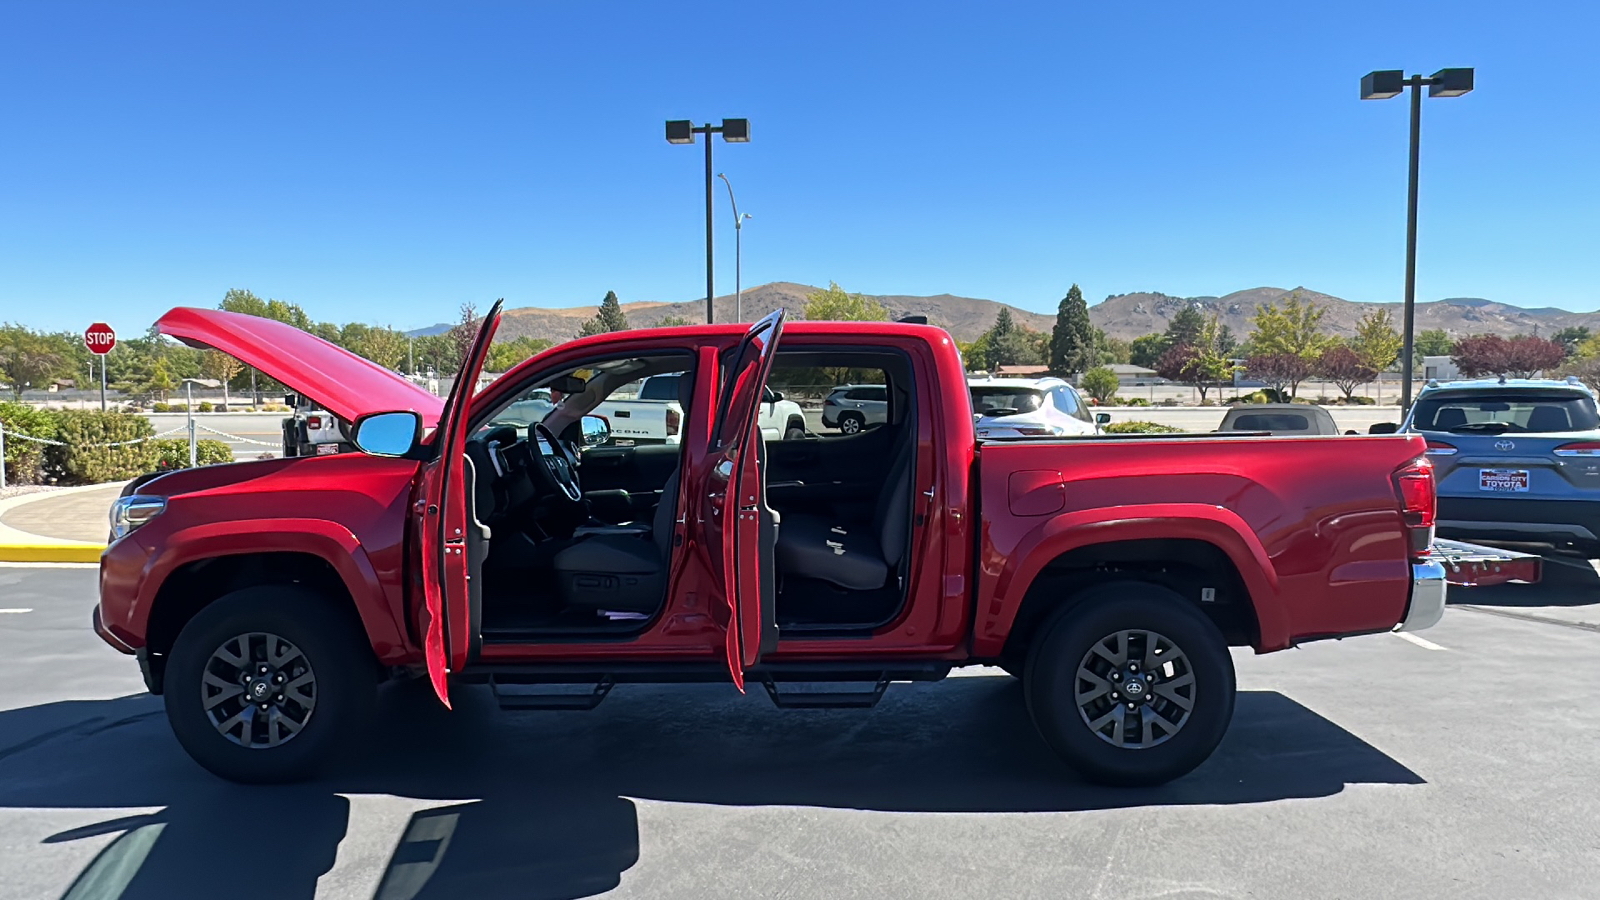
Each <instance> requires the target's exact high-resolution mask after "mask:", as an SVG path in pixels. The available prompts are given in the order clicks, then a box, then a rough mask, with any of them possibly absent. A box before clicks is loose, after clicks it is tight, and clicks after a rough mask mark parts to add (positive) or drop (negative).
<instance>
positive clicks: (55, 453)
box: [45, 409, 156, 484]
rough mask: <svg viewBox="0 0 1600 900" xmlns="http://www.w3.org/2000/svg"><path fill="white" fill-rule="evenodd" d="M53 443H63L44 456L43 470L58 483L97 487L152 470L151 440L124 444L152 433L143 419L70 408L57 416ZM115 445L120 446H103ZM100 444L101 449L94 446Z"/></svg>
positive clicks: (152, 429)
mask: <svg viewBox="0 0 1600 900" xmlns="http://www.w3.org/2000/svg"><path fill="white" fill-rule="evenodd" d="M57 416H58V419H59V423H60V424H59V427H58V429H57V431H56V440H58V441H61V442H63V443H64V444H65V446H62V447H51V448H50V449H49V450H48V451H47V452H46V453H45V467H46V469H47V470H48V471H49V472H50V474H53V475H55V476H56V477H57V478H59V479H60V480H62V481H68V482H73V483H76V484H99V483H101V482H105V481H120V480H122V479H124V478H132V477H134V476H136V475H143V474H144V473H146V472H149V471H152V470H153V469H155V466H156V448H155V445H154V443H153V442H151V441H147V440H144V441H139V443H136V444H128V443H124V442H126V441H132V440H135V439H138V438H148V437H150V435H152V434H154V433H155V429H154V428H153V427H151V425H150V420H149V419H147V418H145V417H144V416H138V415H132V414H130V413H122V412H100V411H98V410H82V409H72V410H64V411H62V412H60V413H57ZM109 443H117V444H120V445H121V446H116V447H107V446H103V445H105V444H109ZM97 445H101V446H97Z"/></svg>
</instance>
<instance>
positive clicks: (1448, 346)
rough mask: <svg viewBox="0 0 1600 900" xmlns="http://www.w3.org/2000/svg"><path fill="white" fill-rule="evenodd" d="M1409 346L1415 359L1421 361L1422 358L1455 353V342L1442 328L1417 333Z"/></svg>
mask: <svg viewBox="0 0 1600 900" xmlns="http://www.w3.org/2000/svg"><path fill="white" fill-rule="evenodd" d="M1411 346H1412V349H1413V350H1415V351H1416V354H1417V358H1418V359H1421V358H1422V357H1424V356H1449V355H1450V354H1451V353H1454V352H1455V349H1456V342H1455V339H1454V338H1452V337H1450V332H1448V331H1445V330H1444V329H1443V328H1426V329H1423V330H1422V331H1419V332H1417V336H1416V339H1415V340H1413V341H1412V342H1411Z"/></svg>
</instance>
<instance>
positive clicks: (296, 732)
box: [164, 586, 377, 783]
mask: <svg viewBox="0 0 1600 900" xmlns="http://www.w3.org/2000/svg"><path fill="white" fill-rule="evenodd" d="M336 602H337V601H335V600H332V599H330V598H326V597H322V596H319V595H317V594H314V593H312V592H309V591H306V590H303V589H301V588H297V587H293V586H264V587H256V588H246V589H244V590H241V591H234V592H233V593H231V594H228V595H226V596H224V597H221V598H219V599H218V600H217V601H216V602H214V603H212V604H211V605H209V606H207V607H206V608H205V609H202V610H201V611H200V612H199V613H198V614H196V615H195V617H194V618H193V619H190V620H189V623H188V624H187V625H185V626H184V627H183V630H182V631H181V632H180V633H179V634H178V639H177V641H176V642H175V643H174V644H173V647H172V655H171V657H170V659H169V661H168V665H167V672H166V690H165V692H164V695H165V700H166V706H167V718H168V719H169V720H170V721H171V723H172V731H173V733H174V734H175V735H177V738H178V743H179V744H181V745H183V749H184V750H185V751H187V752H188V753H189V755H190V756H191V757H193V758H194V760H195V762H198V763H199V764H200V765H202V766H204V767H205V768H206V769H209V770H210V771H211V772H212V773H213V774H216V775H218V776H221V777H222V778H226V779H228V780H229V781H239V782H255V783H269V782H287V781H298V780H301V779H304V778H307V777H310V776H312V775H314V774H316V773H317V772H318V771H320V770H322V769H323V768H324V767H325V766H326V765H327V763H328V762H330V761H331V760H332V759H334V758H335V757H336V756H337V755H338V753H339V752H340V751H342V750H344V749H345V748H346V747H347V746H348V745H349V744H351V743H352V741H353V739H354V738H355V737H356V736H357V735H359V734H360V733H361V732H362V730H363V729H364V727H365V724H366V723H367V721H368V719H369V718H370V716H371V714H372V705H373V699H374V696H375V693H376V687H377V677H376V671H375V667H374V666H373V665H372V663H371V659H372V657H371V653H370V650H369V649H368V643H367V640H366V636H365V635H364V634H362V633H361V630H360V629H359V628H358V627H357V626H356V624H355V623H354V622H352V621H351V617H350V616H349V615H348V613H347V612H346V611H345V610H343V609H340V608H338V607H337V606H335V603H336Z"/></svg>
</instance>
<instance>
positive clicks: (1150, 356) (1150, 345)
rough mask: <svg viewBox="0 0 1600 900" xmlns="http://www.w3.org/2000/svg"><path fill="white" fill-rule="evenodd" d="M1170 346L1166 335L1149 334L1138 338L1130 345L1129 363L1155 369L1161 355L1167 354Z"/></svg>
mask: <svg viewBox="0 0 1600 900" xmlns="http://www.w3.org/2000/svg"><path fill="white" fill-rule="evenodd" d="M1169 346H1170V345H1168V343H1167V336H1166V335H1164V334H1147V335H1144V336H1143V337H1136V338H1134V339H1133V340H1132V341H1131V342H1130V343H1129V344H1128V362H1129V363H1131V364H1133V365H1136V366H1143V367H1144V368H1146V369H1154V368H1155V367H1156V362H1157V361H1159V360H1160V359H1161V354H1163V353H1166V352H1167V349H1168V347H1169Z"/></svg>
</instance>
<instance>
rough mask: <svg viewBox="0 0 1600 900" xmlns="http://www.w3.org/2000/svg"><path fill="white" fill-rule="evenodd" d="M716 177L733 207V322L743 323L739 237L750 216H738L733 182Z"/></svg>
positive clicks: (742, 256) (741, 254) (722, 176)
mask: <svg viewBox="0 0 1600 900" xmlns="http://www.w3.org/2000/svg"><path fill="white" fill-rule="evenodd" d="M717 177H718V178H721V179H722V183H723V184H725V185H727V186H728V205H729V206H732V207H733V320H734V321H735V322H743V321H744V304H743V299H744V294H743V291H742V290H741V289H740V283H739V282H740V280H741V276H742V274H743V270H744V242H743V240H742V238H741V236H742V235H743V234H744V220H745V219H748V218H750V214H749V213H745V214H744V215H740V214H739V201H737V200H735V199H733V182H731V181H729V180H728V176H726V175H724V174H722V173H721V172H718V173H717Z"/></svg>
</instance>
